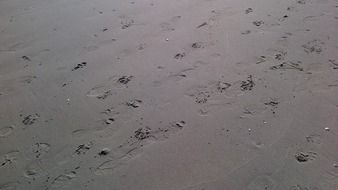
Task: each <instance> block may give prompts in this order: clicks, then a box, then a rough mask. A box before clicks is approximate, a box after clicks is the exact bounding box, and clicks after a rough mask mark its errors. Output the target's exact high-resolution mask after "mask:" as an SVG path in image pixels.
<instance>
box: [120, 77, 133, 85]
mask: <svg viewBox="0 0 338 190" xmlns="http://www.w3.org/2000/svg"><path fill="white" fill-rule="evenodd" d="M132 78H133V76H122V77H120V78H119V79H117V82H118V83H120V84H123V85H126V84H128V83H129V82H130V81H131V79H132Z"/></svg>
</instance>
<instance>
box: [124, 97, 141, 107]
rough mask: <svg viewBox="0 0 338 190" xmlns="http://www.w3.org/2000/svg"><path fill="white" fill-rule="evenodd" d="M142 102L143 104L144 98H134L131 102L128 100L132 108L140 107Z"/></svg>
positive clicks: (128, 104) (127, 103)
mask: <svg viewBox="0 0 338 190" xmlns="http://www.w3.org/2000/svg"><path fill="white" fill-rule="evenodd" d="M141 104H142V100H138V99H134V100H130V101H129V102H126V105H127V106H128V107H132V108H138V107H140V106H141Z"/></svg>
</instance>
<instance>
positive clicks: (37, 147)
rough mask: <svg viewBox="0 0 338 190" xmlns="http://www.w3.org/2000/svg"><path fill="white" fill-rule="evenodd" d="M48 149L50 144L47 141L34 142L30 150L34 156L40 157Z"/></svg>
mask: <svg viewBox="0 0 338 190" xmlns="http://www.w3.org/2000/svg"><path fill="white" fill-rule="evenodd" d="M49 150H50V144H48V143H35V144H34V145H33V146H32V152H33V153H34V154H35V158H40V157H43V156H44V155H46V154H47V153H48V152H49Z"/></svg>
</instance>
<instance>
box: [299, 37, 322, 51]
mask: <svg viewBox="0 0 338 190" xmlns="http://www.w3.org/2000/svg"><path fill="white" fill-rule="evenodd" d="M324 45H325V43H324V42H323V41H321V40H319V39H314V40H312V41H309V42H307V43H306V44H304V45H302V47H303V49H304V51H305V52H306V53H307V54H312V53H317V54H321V53H322V52H323V51H324V47H323V46H324Z"/></svg>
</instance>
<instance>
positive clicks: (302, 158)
mask: <svg viewBox="0 0 338 190" xmlns="http://www.w3.org/2000/svg"><path fill="white" fill-rule="evenodd" d="M295 158H296V160H297V162H299V163H305V162H310V161H313V160H315V159H316V158H317V153H315V152H298V153H296V154H295Z"/></svg>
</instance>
